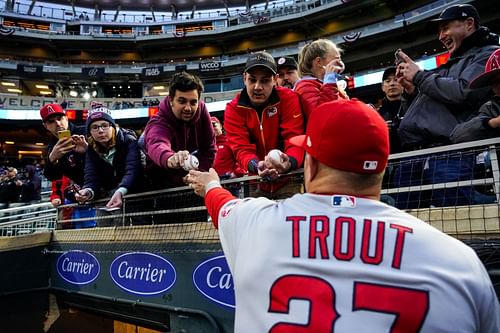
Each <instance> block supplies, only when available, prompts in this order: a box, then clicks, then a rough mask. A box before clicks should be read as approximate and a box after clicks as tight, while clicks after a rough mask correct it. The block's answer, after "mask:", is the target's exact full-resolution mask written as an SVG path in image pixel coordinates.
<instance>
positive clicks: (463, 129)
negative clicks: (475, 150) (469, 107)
mask: <svg viewBox="0 0 500 333" xmlns="http://www.w3.org/2000/svg"><path fill="white" fill-rule="evenodd" d="M498 116H500V97H499V96H494V97H493V98H492V99H491V100H489V101H488V102H486V103H484V104H483V106H481V108H480V109H479V114H478V115H477V116H475V117H474V118H472V119H470V120H469V121H467V122H465V123H461V124H458V125H457V126H456V127H455V129H454V130H453V132H451V134H450V139H451V141H452V142H453V143H459V142H466V141H474V140H483V139H490V138H496V137H500V128H491V127H490V126H488V120H490V119H491V118H495V117H498Z"/></svg>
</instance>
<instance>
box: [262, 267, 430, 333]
mask: <svg viewBox="0 0 500 333" xmlns="http://www.w3.org/2000/svg"><path fill="white" fill-rule="evenodd" d="M270 296H271V303H270V304H269V310H268V311H269V312H272V313H288V311H289V304H290V301H291V300H306V301H309V314H308V315H309V317H308V322H307V323H306V324H297V323H286V322H279V323H276V324H275V325H274V326H273V327H272V328H271V330H270V331H269V333H306V332H316V333H323V332H329V333H330V332H335V331H334V325H335V321H336V320H337V318H339V317H340V314H339V313H337V310H336V309H335V289H334V288H333V287H332V286H331V285H330V284H329V283H328V282H327V281H325V280H323V279H320V278H317V277H313V276H306V275H286V276H282V277H280V278H279V279H277V280H276V281H275V282H274V284H273V286H272V287H271V291H270ZM428 309H429V294H428V292H427V291H425V290H417V289H409V288H402V287H398V286H392V285H380V284H373V283H364V282H354V290H353V311H373V312H379V313H387V314H391V315H394V318H395V319H394V322H393V323H392V326H391V327H390V328H389V331H388V332H390V333H403V332H404V333H412V332H419V331H420V329H421V328H422V325H423V323H424V320H425V317H426V315H427V312H428Z"/></svg>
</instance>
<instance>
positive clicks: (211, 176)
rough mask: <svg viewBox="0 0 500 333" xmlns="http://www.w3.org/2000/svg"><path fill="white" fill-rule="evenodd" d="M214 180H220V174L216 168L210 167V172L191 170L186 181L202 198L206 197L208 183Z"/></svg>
mask: <svg viewBox="0 0 500 333" xmlns="http://www.w3.org/2000/svg"><path fill="white" fill-rule="evenodd" d="M214 180H215V181H217V182H220V179H219V175H217V171H215V169H214V168H210V170H209V171H208V172H202V171H197V170H190V171H189V174H188V175H187V176H186V178H185V181H186V183H187V184H188V185H189V187H191V188H192V189H193V190H194V193H196V194H197V195H199V196H200V197H202V198H204V197H205V190H206V186H207V184H208V183H210V182H211V181H214Z"/></svg>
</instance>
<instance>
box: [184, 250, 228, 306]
mask: <svg viewBox="0 0 500 333" xmlns="http://www.w3.org/2000/svg"><path fill="white" fill-rule="evenodd" d="M193 282H194V285H195V286H196V289H198V291H199V292H200V293H202V294H203V296H205V297H207V298H208V299H210V300H212V301H214V302H216V303H218V304H220V305H223V306H225V307H229V308H232V309H234V307H235V301H234V289H233V277H232V275H231V272H230V271H229V266H228V265H227V262H226V258H225V257H224V256H223V255H220V256H217V257H213V258H210V259H207V260H205V261H203V262H202V263H200V264H199V265H198V267H196V268H195V270H194V272H193Z"/></svg>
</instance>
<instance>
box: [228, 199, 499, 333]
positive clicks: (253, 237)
mask: <svg viewBox="0 0 500 333" xmlns="http://www.w3.org/2000/svg"><path fill="white" fill-rule="evenodd" d="M218 223H219V233H220V238H221V242H222V246H223V249H224V253H225V255H226V258H227V261H228V264H229V267H230V269H231V272H232V274H233V279H234V286H235V293H236V319H235V320H236V322H235V332H237V333H241V332H252V333H255V332H259V333H263V332H272V333H278V332H279V333H282V332H286V333H298V332H314V333H323V332H325V333H326V332H328V333H331V332H336V333H337V332H348V333H354V332H356V333H357V332H370V333H388V332H399V333H403V332H404V333H409V332H432V333H436V332H453V333H460V332H482V333H486V332H491V333H498V332H500V310H499V304H498V300H497V298H496V295H495V291H494V289H493V286H492V284H491V281H490V279H489V277H488V274H487V272H486V270H485V268H484V266H483V264H482V263H481V261H480V260H479V258H478V257H477V255H476V254H475V252H474V251H473V250H472V249H471V248H470V247H468V246H466V245H465V244H463V243H462V242H460V241H458V240H456V239H454V238H452V237H449V236H447V235H445V234H443V233H442V232H440V231H438V230H437V229H435V228H433V227H431V226H429V225H428V224H426V223H425V222H422V221H420V220H418V219H416V218H415V217H413V216H411V215H408V214H406V213H404V212H402V211H399V210H397V209H395V208H393V207H390V206H388V205H385V204H383V203H381V202H378V201H375V200H369V199H363V198H355V197H352V196H346V195H317V194H297V195H295V196H293V197H292V198H290V199H287V200H284V201H282V202H278V203H277V202H274V201H271V200H268V199H265V198H257V199H245V200H233V201H230V202H228V203H226V204H225V205H224V206H223V207H222V209H220V212H219V215H218Z"/></svg>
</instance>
